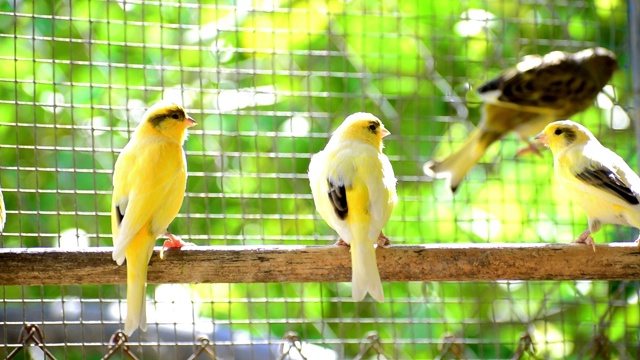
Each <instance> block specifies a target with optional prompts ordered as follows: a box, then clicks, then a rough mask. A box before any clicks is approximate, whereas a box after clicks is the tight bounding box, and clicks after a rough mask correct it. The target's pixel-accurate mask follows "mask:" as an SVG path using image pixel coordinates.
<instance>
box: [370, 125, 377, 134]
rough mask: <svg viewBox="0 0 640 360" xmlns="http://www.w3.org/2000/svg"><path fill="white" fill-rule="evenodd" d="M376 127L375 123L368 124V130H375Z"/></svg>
mask: <svg viewBox="0 0 640 360" xmlns="http://www.w3.org/2000/svg"><path fill="white" fill-rule="evenodd" d="M377 129H378V126H377V125H376V124H371V125H369V130H371V131H373V132H375V131H376V130H377Z"/></svg>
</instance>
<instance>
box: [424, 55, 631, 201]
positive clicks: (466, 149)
mask: <svg viewBox="0 0 640 360" xmlns="http://www.w3.org/2000/svg"><path fill="white" fill-rule="evenodd" d="M617 68H618V63H617V61H616V56H615V54H614V53H613V52H611V51H609V50H607V49H604V48H600V47H597V48H592V49H586V50H582V51H579V52H577V53H575V54H572V53H567V52H562V51H553V52H550V53H548V54H546V55H544V56H539V55H528V56H525V57H524V58H523V59H522V61H520V62H519V63H518V64H517V65H516V67H515V68H513V69H510V70H508V71H506V72H504V73H503V74H502V75H500V76H499V77H497V78H495V79H493V80H491V81H489V82H487V83H485V84H484V85H482V86H481V87H480V88H478V93H479V94H480V96H481V97H482V99H483V101H484V104H483V118H482V120H481V121H480V124H478V127H477V128H476V129H475V130H474V131H473V132H472V133H471V135H470V136H469V138H468V139H467V141H466V142H465V144H464V145H463V146H462V148H460V150H458V151H456V152H454V153H453V154H451V155H449V156H448V157H447V158H446V159H444V160H442V161H430V162H429V163H427V164H426V166H425V169H426V170H427V173H428V175H430V176H433V177H436V178H439V177H446V178H448V182H449V187H450V188H451V191H453V192H455V191H456V189H457V188H458V186H459V185H460V183H461V182H462V180H463V178H464V177H465V175H466V174H467V172H469V170H471V168H472V167H473V166H474V165H475V164H476V163H477V162H478V160H480V158H481V157H482V155H484V153H485V152H486V150H487V148H488V147H489V146H490V145H491V144H492V143H494V142H495V141H497V140H500V139H501V138H502V137H503V136H505V135H506V134H508V133H509V132H512V131H513V132H515V133H517V134H518V135H519V136H520V138H521V139H523V140H525V141H527V142H529V139H528V138H529V137H531V136H534V135H536V134H537V133H539V132H540V131H542V129H544V127H545V126H546V125H547V124H549V123H551V122H553V121H556V120H561V119H567V118H569V117H570V116H572V115H574V114H576V113H578V112H580V111H582V110H584V109H586V108H588V107H589V106H590V105H591V104H592V103H593V101H594V100H595V98H596V96H597V95H598V93H599V92H600V91H601V90H602V88H603V87H604V86H605V85H606V84H607V82H608V81H609V80H610V79H611V76H612V75H613V72H614V71H615V70H616V69H617ZM529 144H530V145H531V146H532V148H531V149H535V148H533V145H532V144H531V142H529Z"/></svg>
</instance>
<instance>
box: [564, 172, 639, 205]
mask: <svg viewBox="0 0 640 360" xmlns="http://www.w3.org/2000/svg"><path fill="white" fill-rule="evenodd" d="M575 176H576V177H577V178H578V179H580V180H581V181H583V182H585V183H587V184H589V185H591V186H594V187H596V188H599V189H601V190H604V191H605V192H607V193H609V194H612V195H614V196H616V197H618V198H620V199H622V200H624V201H626V202H627V203H629V204H631V205H638V204H639V203H640V202H639V201H638V194H636V193H635V192H634V191H633V190H631V188H630V187H629V186H628V185H627V184H626V183H625V182H624V180H623V179H622V178H621V177H620V176H619V175H618V174H617V173H616V172H615V171H613V170H612V169H610V168H608V167H605V166H599V167H595V168H587V169H584V170H582V171H581V172H580V173H577V174H576V175H575Z"/></svg>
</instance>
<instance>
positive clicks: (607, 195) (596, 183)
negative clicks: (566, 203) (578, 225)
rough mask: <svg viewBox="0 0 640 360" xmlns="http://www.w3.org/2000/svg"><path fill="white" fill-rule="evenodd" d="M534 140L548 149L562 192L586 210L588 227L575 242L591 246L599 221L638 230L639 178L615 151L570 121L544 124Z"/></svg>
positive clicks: (639, 213) (639, 220) (639, 210)
mask: <svg viewBox="0 0 640 360" xmlns="http://www.w3.org/2000/svg"><path fill="white" fill-rule="evenodd" d="M535 139H536V140H538V141H539V142H541V143H543V144H544V145H546V146H547V147H548V148H549V149H551V152H552V153H553V165H554V172H555V176H556V179H557V180H558V183H559V185H560V186H561V187H562V190H563V192H564V193H565V194H566V195H567V196H568V197H569V198H570V199H571V200H572V201H573V202H574V203H576V204H578V205H579V206H580V207H582V208H583V209H584V211H585V212H586V213H587V217H588V219H589V229H588V230H586V231H585V232H583V233H582V234H581V235H580V236H579V237H578V238H577V239H576V240H575V241H576V242H580V243H586V244H590V245H592V246H593V238H592V237H591V234H592V233H595V232H596V231H598V230H599V229H600V226H601V225H602V224H617V225H625V226H632V227H635V228H638V229H640V201H639V199H640V177H638V175H637V174H636V173H635V172H634V171H633V170H631V168H630V167H629V165H627V163H626V162H625V161H624V160H623V159H622V158H621V157H620V156H618V154H616V153H614V152H613V151H611V150H609V149H607V148H606V147H604V146H602V144H600V142H599V141H598V139H596V138H595V136H593V134H592V133H591V132H590V131H589V130H587V128H585V127H584V126H582V125H580V124H578V123H575V122H573V121H570V120H565V121H556V122H553V123H551V124H549V125H547V127H546V128H545V129H544V130H543V131H542V132H541V133H540V134H539V135H538V136H536V138H535ZM593 249H594V251H595V246H594V247H593Z"/></svg>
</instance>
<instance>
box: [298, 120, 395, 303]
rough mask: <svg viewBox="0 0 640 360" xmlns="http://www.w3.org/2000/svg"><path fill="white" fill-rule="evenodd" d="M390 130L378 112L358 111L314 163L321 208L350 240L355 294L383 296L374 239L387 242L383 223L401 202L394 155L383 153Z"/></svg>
mask: <svg viewBox="0 0 640 360" xmlns="http://www.w3.org/2000/svg"><path fill="white" fill-rule="evenodd" d="M387 135H389V131H387V129H385V127H384V125H383V124H382V122H381V121H380V119H378V118H377V117H375V116H373V115H371V114H368V113H356V114H353V115H351V116H349V117H347V118H346V119H345V120H344V122H343V123H342V125H340V126H339V127H338V128H337V129H336V131H335V132H334V133H333V135H332V136H331V140H329V143H328V144H327V146H326V147H325V148H324V150H322V151H320V152H319V153H317V154H315V155H314V156H313V157H312V158H311V163H310V164H309V181H310V184H311V192H312V193H313V200H314V202H315V205H316V209H317V210H318V212H319V213H320V215H321V216H322V218H323V219H324V220H325V221H326V222H327V223H328V224H329V226H331V228H333V229H334V230H335V231H336V232H337V233H338V235H340V240H339V241H338V243H337V244H339V245H349V246H350V248H351V265H352V278H351V284H352V296H353V299H354V300H356V301H361V300H362V299H364V297H365V295H366V294H367V292H368V293H369V294H371V296H372V297H373V298H374V299H376V300H377V301H380V302H382V301H384V292H383V290H382V282H381V281H380V274H379V273H378V265H377V260H376V253H375V247H374V246H375V244H378V245H379V246H383V247H384V246H387V245H388V244H389V239H388V238H387V237H386V236H384V234H383V233H382V228H383V227H384V226H385V225H386V223H387V222H388V221H389V218H390V217H391V212H392V210H393V208H394V206H395V205H396V203H397V202H398V195H397V194H396V178H395V175H394V173H393V168H392V167H391V163H390V162H389V158H388V157H387V156H386V155H384V154H383V153H382V149H383V144H382V138H383V137H385V136H387Z"/></svg>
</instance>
